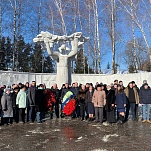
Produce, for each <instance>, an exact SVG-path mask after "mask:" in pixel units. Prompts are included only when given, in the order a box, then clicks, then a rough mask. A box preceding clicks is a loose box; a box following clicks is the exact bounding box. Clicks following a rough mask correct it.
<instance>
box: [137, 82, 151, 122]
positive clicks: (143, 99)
mask: <svg viewBox="0 0 151 151" xmlns="http://www.w3.org/2000/svg"><path fill="white" fill-rule="evenodd" d="M139 98H140V104H142V106H143V107H142V108H143V110H142V111H143V112H142V114H143V121H142V122H143V123H145V122H147V123H149V124H151V121H150V106H151V89H150V88H149V86H148V84H147V83H145V84H144V88H142V89H141V90H140V93H139Z"/></svg>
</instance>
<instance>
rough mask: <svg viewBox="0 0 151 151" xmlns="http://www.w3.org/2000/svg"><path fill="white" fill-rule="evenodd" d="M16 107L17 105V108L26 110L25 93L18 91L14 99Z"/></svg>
mask: <svg viewBox="0 0 151 151" xmlns="http://www.w3.org/2000/svg"><path fill="white" fill-rule="evenodd" d="M16 105H18V108H26V107H27V96H26V92H25V91H23V90H20V91H19V92H18V94H17V98H16Z"/></svg>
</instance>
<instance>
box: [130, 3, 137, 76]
mask: <svg viewBox="0 0 151 151" xmlns="http://www.w3.org/2000/svg"><path fill="white" fill-rule="evenodd" d="M133 5H134V4H133V0H131V14H132V16H131V20H132V35H133V56H134V62H135V63H134V64H135V71H136V73H137V72H138V62H137V54H136V38H135V29H134V12H133V11H134V7H133Z"/></svg>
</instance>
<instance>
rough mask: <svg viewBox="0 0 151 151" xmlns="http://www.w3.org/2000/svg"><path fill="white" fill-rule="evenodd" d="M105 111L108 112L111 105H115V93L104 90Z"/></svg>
mask: <svg viewBox="0 0 151 151" xmlns="http://www.w3.org/2000/svg"><path fill="white" fill-rule="evenodd" d="M105 93H106V110H107V111H109V110H110V109H111V107H112V104H115V91H114V90H106V91H105Z"/></svg>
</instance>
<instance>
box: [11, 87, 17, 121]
mask: <svg viewBox="0 0 151 151" xmlns="http://www.w3.org/2000/svg"><path fill="white" fill-rule="evenodd" d="M18 91H19V88H18V87H15V88H14V89H13V93H12V102H13V119H14V121H15V122H16V123H18V122H19V112H18V107H17V106H16V98H17V94H18Z"/></svg>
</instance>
